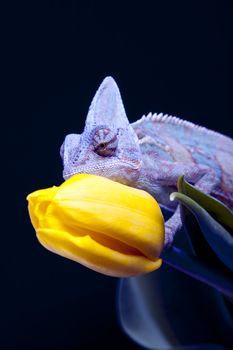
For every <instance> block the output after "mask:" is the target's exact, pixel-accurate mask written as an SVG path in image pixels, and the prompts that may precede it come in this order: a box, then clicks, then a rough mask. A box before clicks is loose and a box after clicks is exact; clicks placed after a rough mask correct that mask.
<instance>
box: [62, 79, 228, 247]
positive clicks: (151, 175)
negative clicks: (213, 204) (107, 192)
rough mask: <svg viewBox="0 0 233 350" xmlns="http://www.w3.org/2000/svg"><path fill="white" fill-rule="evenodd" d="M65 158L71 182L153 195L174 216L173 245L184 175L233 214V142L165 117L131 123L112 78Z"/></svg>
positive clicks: (69, 141) (168, 237)
mask: <svg viewBox="0 0 233 350" xmlns="http://www.w3.org/2000/svg"><path fill="white" fill-rule="evenodd" d="M61 156H62V159H63V164H64V170H63V176H64V178H65V179H67V178H69V177H70V176H72V175H74V174H78V173H90V174H96V175H101V176H105V177H108V178H110V179H112V180H115V181H119V182H121V183H124V184H127V185H129V186H133V187H137V188H141V189H144V190H146V191H148V192H149V193H151V194H152V195H153V196H154V197H155V199H156V200H157V201H158V202H159V204H160V205H161V206H163V207H166V208H167V209H169V210H172V211H174V214H173V215H172V217H171V218H170V219H169V220H168V221H167V222H166V224H165V244H166V245H167V246H168V245H169V244H170V243H171V242H172V239H173V237H174V234H175V232H176V231H177V230H178V229H179V228H180V226H181V219H180V212H179V206H177V203H176V202H173V201H171V200H170V197H169V196H170V194H171V192H173V191H174V190H176V184H177V180H178V178H179V176H180V175H184V176H185V178H186V180H187V181H189V182H191V183H193V184H194V185H195V186H196V187H197V188H199V189H200V190H202V191H203V192H206V193H208V194H211V195H213V196H215V197H216V198H218V199H220V200H221V201H223V202H224V203H226V204H227V205H228V206H229V207H230V208H231V209H233V176H232V174H233V140H232V139H230V138H229V137H226V136H224V135H221V134H219V133H217V132H215V131H211V130H208V129H206V128H204V127H200V126H197V125H195V124H193V123H190V122H187V121H184V120H182V119H179V118H176V117H172V116H168V115H163V114H154V115H152V114H151V113H150V114H149V115H148V116H147V117H145V116H143V117H142V118H141V119H140V120H138V121H137V122H135V123H132V124H130V123H129V121H128V118H127V116H126V113H125V109H124V106H123V103H122V99H121V96H120V92H119V89H118V86H117V84H116V83H115V81H114V80H113V78H111V77H107V78H105V79H104V81H103V82H102V84H101V85H100V87H99V89H98V90H97V92H96V94H95V96H94V98H93V101H92V103H91V106H90V108H89V111H88V115H87V118H86V123H85V128H84V131H83V133H82V134H81V135H77V134H70V135H67V136H66V138H65V141H64V143H63V145H62V147H61ZM103 190H104V189H103Z"/></svg>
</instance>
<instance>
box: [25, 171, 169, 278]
mask: <svg viewBox="0 0 233 350" xmlns="http://www.w3.org/2000/svg"><path fill="white" fill-rule="evenodd" d="M27 200H28V202H29V214H30V218H31V222H32V224H33V226H34V228H35V230H36V234H37V237H38V240H39V241H40V243H41V244H42V245H43V246H44V247H46V248H47V249H49V250H50V251H52V252H54V253H57V254H60V255H62V256H64V257H66V258H69V259H72V260H74V261H77V262H79V263H81V264H83V265H85V266H87V267H89V268H91V269H93V270H95V271H98V272H101V273H103V274H106V275H110V276H115V277H129V276H136V275H139V274H142V273H146V272H150V271H153V270H156V269H158V268H159V267H160V266H161V263H162V261H161V259H160V258H159V256H160V253H161V251H162V249H163V244H164V220H163V216H162V214H161V210H160V208H159V206H158V204H157V202H156V201H155V200H154V198H153V197H152V196H151V195H150V194H148V193H147V192H145V191H142V190H138V189H135V188H132V187H129V186H126V185H122V184H120V183H118V182H115V181H112V180H109V179H107V178H104V177H101V176H96V175H87V174H79V175H74V176H72V177H71V178H69V179H68V180H66V181H65V182H64V183H63V184H62V185H61V186H59V187H56V186H54V187H51V188H48V189H44V190H38V191H35V192H33V193H31V194H29V195H28V197H27Z"/></svg>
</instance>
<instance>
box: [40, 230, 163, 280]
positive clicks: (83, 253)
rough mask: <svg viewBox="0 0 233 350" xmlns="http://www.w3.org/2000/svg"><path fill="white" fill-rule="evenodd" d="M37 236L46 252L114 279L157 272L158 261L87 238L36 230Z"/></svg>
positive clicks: (160, 262)
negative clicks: (117, 249) (119, 250)
mask: <svg viewBox="0 0 233 350" xmlns="http://www.w3.org/2000/svg"><path fill="white" fill-rule="evenodd" d="M37 237H38V239H39V241H40V243H41V244H42V245H43V246H44V247H45V248H47V249H48V250H50V251H52V252H54V253H57V254H59V255H61V256H64V257H66V258H69V259H71V260H74V261H76V262H79V263H81V264H83V265H85V266H87V267H89V268H91V269H93V270H95V271H97V272H101V273H103V274H105V275H110V276H115V277H128V276H134V275H139V274H142V273H147V272H151V271H153V270H155V269H158V268H159V267H160V266H161V264H162V260H161V259H156V260H154V261H152V260H149V259H147V258H146V257H144V256H138V255H130V254H124V253H120V252H118V251H115V250H112V249H110V248H108V247H106V246H103V245H102V244H100V243H98V242H96V241H95V240H94V239H93V238H92V237H90V236H89V235H85V236H83V237H79V236H76V237H75V236H72V235H70V234H69V233H66V232H63V231H56V230H53V229H39V230H38V231H37Z"/></svg>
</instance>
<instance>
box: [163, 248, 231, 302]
mask: <svg viewBox="0 0 233 350" xmlns="http://www.w3.org/2000/svg"><path fill="white" fill-rule="evenodd" d="M161 257H162V259H163V261H164V262H165V263H166V264H168V265H170V266H172V267H174V268H175V269H177V270H179V271H182V272H184V273H186V274H187V275H189V276H191V277H194V278H196V279H197V280H199V281H201V282H204V283H206V284H208V285H209V286H211V287H213V288H215V289H217V290H218V291H219V292H221V293H223V294H225V295H227V296H229V297H231V298H232V297H233V280H232V278H230V277H229V275H228V274H227V273H225V272H223V271H221V270H217V269H213V268H212V267H211V266H210V265H208V264H207V263H205V262H203V261H201V260H200V259H198V258H197V257H195V256H194V255H190V254H187V253H186V252H184V251H183V250H181V249H179V248H177V247H175V246H172V247H170V248H169V249H167V250H166V251H165V252H163V253H162V256H161Z"/></svg>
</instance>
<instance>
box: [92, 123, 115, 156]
mask: <svg viewBox="0 0 233 350" xmlns="http://www.w3.org/2000/svg"><path fill="white" fill-rule="evenodd" d="M117 143H118V141H117V135H116V134H115V133H114V132H113V131H112V130H110V129H109V128H101V129H98V130H96V132H95V134H94V136H93V146H94V152H95V153H97V154H98V155H99V156H102V157H108V156H113V155H114V154H115V153H116V149H117Z"/></svg>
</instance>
